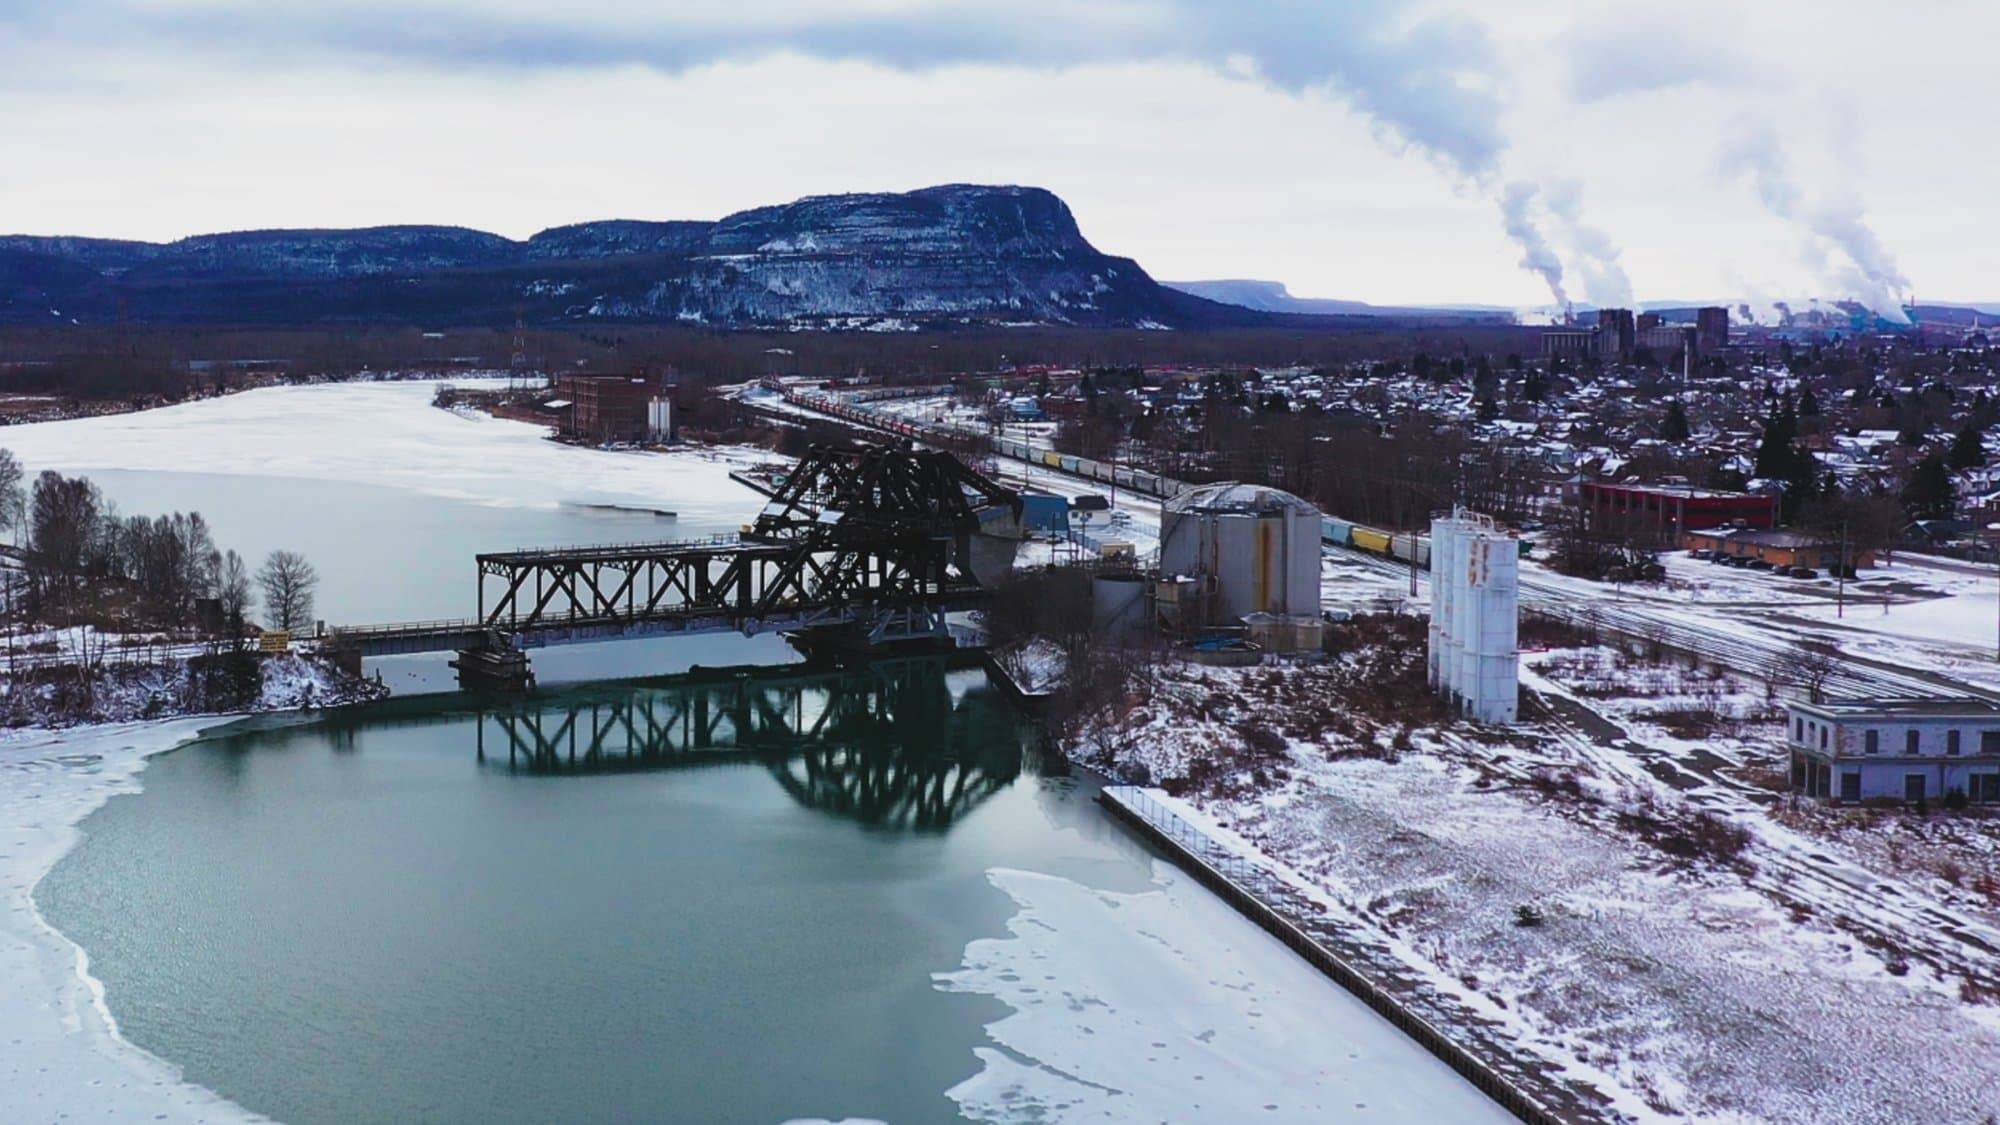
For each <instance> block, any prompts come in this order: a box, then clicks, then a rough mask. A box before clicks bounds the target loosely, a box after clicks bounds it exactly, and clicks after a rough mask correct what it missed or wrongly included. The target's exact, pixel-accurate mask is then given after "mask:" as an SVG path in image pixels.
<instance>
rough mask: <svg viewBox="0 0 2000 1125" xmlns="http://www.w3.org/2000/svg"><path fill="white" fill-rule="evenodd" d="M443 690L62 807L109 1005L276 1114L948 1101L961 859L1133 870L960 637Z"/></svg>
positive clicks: (957, 1071) (987, 896) (984, 899)
mask: <svg viewBox="0 0 2000 1125" xmlns="http://www.w3.org/2000/svg"><path fill="white" fill-rule="evenodd" d="M463 704H464V700H462V699H460V700H458V701H457V702H453V701H447V700H433V701H430V702H416V701H403V702H399V703H393V704H390V705H387V706H384V707H379V708H375V709H372V710H371V711H369V712H365V713H361V714H358V715H353V716H346V717H341V718H337V719H322V720H319V721H314V722H268V721H266V722H256V723H250V724H245V725H242V726H240V727H237V728H234V729H232V730H229V731H227V732H225V733H222V734H220V735H218V736H216V737H212V738H209V739H207V740H205V741H203V742H200V743H197V744H194V745H190V746H188V747H185V748H183V749H181V750H178V751H175V752H173V753H171V754H168V755H166V756H164V757H162V758H159V759H157V760H155V761H154V762H153V763H152V764H151V765H150V766H148V768H147V770H146V774H145V790H144V792H143V793H140V794H136V795H131V796H123V797H118V798H115V799H114V800H112V801H111V802H110V804H109V805H107V806H106V807H105V808H104V809H103V810H101V811H100V812H98V813H97V814H94V815H93V816H92V817H90V818H89V819H88V820H87V821H86V822H85V824H84V829H85V837H84V840H83V842H82V843H81V844H80V845H79V847H78V848H77V849H76V850H75V851H73V852H72V853H71V854H70V855H69V856H67V857H66V858H65V859H64V860H63V861H62V862H61V863H60V864H59V865H58V866H57V868H56V869H55V870H54V871H53V872H52V873H51V874H50V875H49V876H48V878H47V879H46V880H45V881H44V882H43V884H42V886H41V888H40V889H39V891H38V900H39V902H40V904H41V907H42V909H43V911H44V912H45V913H46V915H47V916H48V918H49V919H50V921H51V922H52V923H53V924H54V925H56V926H57V927H58V928H59V929H61V930H62V931H63V932H65V933H66V934H69V935H70V936H71V937H73V938H75V939H76V940H77V941H78V942H79V943H80V944H82V945H83V947H84V948H85V949H86V950H88V951H89V952H90V955H91V959H92V968H93V971H94V972H95V973H96V974H97V975H98V976H99V977H100V978H101V979H102V980H103V981H104V982H105V985H106V988H107V992H108V996H109V1002H110V1006H111V1009H112V1012H113V1013H114V1014H115V1015H116V1016H117V1018H118V1020H119V1022H120V1024H121V1027H122V1029H123V1031H124V1033H125V1034H126V1035H127V1036H128V1037H129V1038H131V1039H132V1040H134V1041H135V1042H137V1043H138V1044H139V1045H140V1046H143V1047H145V1048H147V1049H149V1050H151V1051H154V1052H156V1053H158V1054H159V1055H161V1056H162V1057H164V1058H167V1059H169V1060H171V1061H173V1062H175V1063H177V1064H179V1065H181V1066H182V1067H184V1068H185V1071H186V1075H187V1077H188V1079H189V1080H191V1081H194V1082H197V1083H200V1084H202V1085H205V1086H209V1087H212V1088H214V1089H216V1090H218V1091H220V1092H221V1093H223V1094H224V1095H226V1096H228V1097H230V1098H232V1099H235V1100H237V1101H238V1102H240V1103H241V1104H243V1105H245V1106H247V1107H249V1108H251V1109H253V1110H257V1111H260V1112H264V1113H268V1114H271V1115H273V1116H275V1117H278V1118H280V1119H281V1120H285V1121H289V1122H294V1123H310V1122H353V1121H382V1122H390V1121H399V1122H401V1121H432V1122H544V1121H603V1122H622V1121H701V1122H707V1121H716V1122H725V1121H744V1122H775V1121H783V1120H786V1119H787V1118H790V1117H795V1116H814V1117H830V1118H834V1119H839V1118H841V1117H843V1116H868V1117H876V1118H882V1119H886V1120H889V1121H896V1122H922V1121H945V1120H951V1119H953V1118H954V1117H955V1116H956V1106H955V1105H954V1104H953V1103H952V1102H951V1101H950V1100H949V1099H947V1098H946V1097H945V1096H944V1091H945V1090H946V1089H948V1088H949V1087H950V1086H952V1085H953V1084H954V1083H956V1082H958V1081H959V1080H961V1079H964V1078H966V1077H968V1076H970V1075H971V1074H972V1073H974V1071H975V1070H976V1069H977V1063H976V1060H975V1059H974V1057H973V1054H972V1049H973V1047H975V1046H978V1045H982V1044H984V1043H985V1036H984V1034H983V1032H982V1030H981V1028H982V1025H983V1024H984V1023H986V1022H988V1021H990V1020H993V1019H996V1018H998V1017H1000V1016H1001V1015H1003V1014H1004V1013H1005V1009H1003V1008H1001V1007H1000V1006H999V1005H998V1004H997V1003H995V1002H993V1001H991V1000H988V999H986V998H982V997H976V996H966V995H953V994H946V993H942V992H939V991H937V990H936V989H935V988H934V987H933V985H932V981H931V974H932V973H933V972H937V971H942V970H949V969H952V968H954V967H956V966H957V964H958V963H959V960H960V958H961V956H962V955H963V952H964V949H965V946H966V943H967V942H969V941H971V940H973V939H975V938H979V937H982V936H994V935H998V934H1001V933H1004V926H1005V922H1006V920H1007V918H1008V917H1009V916H1010V915H1011V914H1012V912H1013V906H1012V903H1011V901H1010V900H1008V899H1007V898H1006V896H1004V895H1003V894H1001V893H1000V892H999V891H997V890H995V889H993V888H992V887H991V886H990V885H989V884H988V883H987V881H986V877H985V872H986V871H987V869H988V868H991V867H994V866H1016V867H1025V868H1031V869H1035V870H1041V871H1049V872H1054V873H1059V874H1065V875H1068V876H1070V877H1073V878H1078V879H1081V880H1085V881H1087V882H1089V883H1090V884H1092V885H1095V886H1102V887H1111V888H1120V889H1136V888H1138V887H1141V886H1143V885H1145V883H1146V881H1147V878H1148V866H1147V864H1148V855H1147V853H1146V851H1145V850H1144V849H1143V848H1142V847H1141V846H1139V845H1138V844H1137V843H1136V842H1134V841H1133V840H1131V839H1130V838H1129V837H1127V836H1126V835H1124V834H1123V832H1122V831H1121V830H1119V829H1118V828H1116V827H1115V826H1113V825H1112V824H1111V823H1110V822H1109V821H1108V819H1107V818H1105V817H1104V816H1103V815H1102V814H1101V813H1100V812H1099V811H1098V810H1097V809H1096V808H1094V807H1093V805H1092V804H1091V798H1092V791H1091V789H1090V788H1089V787H1088V786H1087V785H1084V784H1080V783H1078V782H1075V781H1072V780H1068V779H1065V778H1059V777H1049V776H1046V775H1045V774H1044V773H1043V772H1042V771H1041V770H1040V769H1039V767H1038V764H1037V760H1036V757H1035V755H1034V754H1033V752H1032V751H1031V750H1030V744H1031V743H1030V739H1029V737H1028V734H1027V732H1026V731H1025V730H1024V729H1023V728H1022V726H1021V724H1020V723H1019V722H1018V721H1017V719H1016V718H1015V716H1014V715H1013V714H1012V713H1011V712H1010V711H1009V710H1008V708H1007V707H1006V705H1005V704H1004V702H1003V701H1002V699H1001V698H1000V697H999V696H998V695H997V693H995V692H993V691H992V690H990V689H989V688H988V687H987V686H986V684H985V681H984V678H983V675H982V674H981V673H979V672H978V671H976V670H973V671H947V670H945V669H944V668H943V667H942V666H940V665H938V664H935V663H930V662H917V663H915V664H912V665H902V666H898V667H897V668H894V669H891V670H888V671H885V670H882V669H875V670H870V671H868V672H864V673H861V674H859V675H854V676H836V677H832V678H830V679H829V678H821V679H793V680H790V681H779V682H777V683H769V682H765V683H757V684H752V685H750V686H747V687H746V686H742V685H725V686H723V687H721V688H714V687H709V688H696V687H691V686H684V685H677V686H651V687H648V686H622V687H616V688H602V689H596V690H592V691H577V692H568V693H552V694H550V695H547V696H544V697H541V698H538V699H536V700H534V701H533V702H531V703H527V704H521V705H517V706H512V707H507V708H503V709H502V710H500V711H498V712H491V713H485V714H481V713H476V712H472V711H466V710H459V709H457V708H458V707H460V706H462V705H463ZM696 731H707V732H708V733H707V736H706V737H705V738H703V737H701V736H699V735H697V734H696V733H695V732H696ZM802 731H803V732H806V737H799V734H800V732H802ZM510 732H511V733H510ZM704 742H705V743H706V745H703V743H704ZM593 745H595V746H596V747H597V752H596V754H595V755H594V756H593V754H592V752H591V748H592V746H593ZM509 748H512V749H513V750H514V751H515V753H514V754H513V757H512V762H511V764H510V761H509V754H508V750H509ZM573 748H574V757H572V753H573ZM482 750H483V754H484V757H483V760H482V758H481V753H482Z"/></svg>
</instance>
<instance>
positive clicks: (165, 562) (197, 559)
mask: <svg viewBox="0 0 2000 1125" xmlns="http://www.w3.org/2000/svg"><path fill="white" fill-rule="evenodd" d="M0 529H4V530H8V531H10V532H12V533H13V534H14V536H15V537H16V538H17V540H22V541H24V542H23V545H24V547H25V551H24V553H23V561H24V563H25V564H26V572H27V585H26V593H27V597H28V602H29V605H28V608H29V609H30V611H31V612H33V613H34V614H36V615H37V616H42V617H47V616H50V615H60V616H63V617H69V618H77V617H97V618H109V617H110V616H111V615H112V611H113V610H114V609H118V608H129V609H131V610H135V611H136V613H137V616H138V617H139V618H140V619H142V620H143V621H145V622H147V623H150V624H154V625H158V626H162V627H165V628H185V627H188V626H190V625H195V624H204V625H206V626H208V627H209V628H210V629H211V630H221V631H226V632H228V633H229V634H230V635H233V636H241V635H242V633H243V632H244V626H245V624H246V623H247V622H248V621H249V619H250V614H251V610H252V608H253V606H254V605H255V603H256V593H257V592H261V593H262V595H263V604H264V616H265V622H266V624H268V625H269V626H270V627H271V628H274V629H285V630H291V629H297V628H300V627H302V626H304V625H305V624H306V623H307V622H308V621H310V620H311V618H312V608H313V596H314V591H315V589H316V588H317V586H318V584H319V579H318V575H317V574H316V573H314V571H313V568H312V564H311V563H309V562H307V561H306V560H305V558H304V557H303V556H301V555H299V554H297V553H295V552H292V551H273V552H271V554H270V555H269V556H268V557H267V558H266V559H265V560H264V564H263V566H262V567H260V568H259V569H258V570H257V571H256V573H254V574H253V573H252V572H251V570H250V567H249V565H248V564H247V563H246V562H245V561H244V560H243V558H242V556H240V555H238V554H237V553H236V552H235V551H233V550H223V549H220V548H218V547H217V546H216V545H215V539H214V535H213V533H212V532H211V531H210V529H209V526H208V521H207V520H205V519H203V518H202V515H201V513H199V512H173V513H170V514H167V515H161V516H151V517H148V516H125V517H121V516H120V515H119V514H118V512H117V510H116V508H115V506H113V505H112V504H111V503H110V502H109V501H107V500H106V499H105V498H104V495H103V493H102V492H101V491H100V490H99V489H98V487H97V485H96V484H94V483H93V482H91V481H90V480H88V479H86V478H83V477H66V476H63V475H62V474H60V473H56V472H44V473H42V474H41V475H40V476H38V477H36V478H35V481H34V484H33V487H32V489H27V488H24V484H23V473H22V470H21V466H20V463H19V462H18V461H17V460H16V459H15V458H14V455H13V454H12V452H11V451H8V450H4V449H0ZM204 603H207V604H209V605H211V606H212V607H213V615H214V616H213V619H212V620H206V621H204V620H203V617H204V615H203V613H202V610H203V608H204Z"/></svg>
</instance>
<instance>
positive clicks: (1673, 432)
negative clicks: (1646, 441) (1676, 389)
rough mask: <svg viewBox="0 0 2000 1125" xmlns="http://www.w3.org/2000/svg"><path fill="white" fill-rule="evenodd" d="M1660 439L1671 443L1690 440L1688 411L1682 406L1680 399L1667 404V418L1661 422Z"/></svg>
mask: <svg viewBox="0 0 2000 1125" xmlns="http://www.w3.org/2000/svg"><path fill="white" fill-rule="evenodd" d="M1660 438H1661V440H1663V441H1671V442H1683V441H1686V440H1687V439H1688V416H1687V410H1686V409H1685V408H1683V407H1682V406H1681V401H1680V400H1679V399H1675V400H1674V401H1673V402H1671V403H1668V404H1667V416H1666V417H1665V418H1664V419H1662V420H1661V421H1660Z"/></svg>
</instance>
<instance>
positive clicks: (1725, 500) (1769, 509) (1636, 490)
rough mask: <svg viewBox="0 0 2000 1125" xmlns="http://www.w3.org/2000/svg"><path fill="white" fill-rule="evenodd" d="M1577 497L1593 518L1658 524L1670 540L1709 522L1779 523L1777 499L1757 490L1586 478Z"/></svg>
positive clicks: (1758, 525)
mask: <svg viewBox="0 0 2000 1125" xmlns="http://www.w3.org/2000/svg"><path fill="white" fill-rule="evenodd" d="M1577 499H1578V500H1579V501H1580V502H1581V503H1582V504H1583V507H1584V510H1585V511H1586V512H1588V513H1589V515H1590V520H1591V523H1592V524H1593V525H1594V526H1595V525H1600V524H1601V523H1603V522H1609V523H1610V524H1612V525H1613V526H1617V527H1623V528H1636V527H1646V526H1650V527H1654V528H1657V529H1659V530H1660V531H1661V532H1662V533H1663V538H1664V539H1665V541H1666V542H1669V543H1678V542H1679V541H1680V537H1681V536H1682V535H1683V534H1685V533H1686V532H1689V531H1701V530H1704V529H1707V528H1711V527H1728V526H1731V525H1741V526H1743V527H1755V528H1770V527H1776V526H1777V525H1778V498H1777V497H1775V496H1760V495H1758V494H1756V493H1754V492H1719V491H1716V490H1714V489H1707V488H1691V487H1689V486H1687V485H1684V484H1612V483H1609V482H1607V481H1584V482H1583V483H1581V484H1579V485H1578V486H1577Z"/></svg>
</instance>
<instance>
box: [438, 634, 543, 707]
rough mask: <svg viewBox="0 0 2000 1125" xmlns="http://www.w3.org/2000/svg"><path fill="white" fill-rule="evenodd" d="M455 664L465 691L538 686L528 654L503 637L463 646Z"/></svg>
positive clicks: (513, 691)
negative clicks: (466, 646) (471, 645)
mask: <svg viewBox="0 0 2000 1125" xmlns="http://www.w3.org/2000/svg"><path fill="white" fill-rule="evenodd" d="M451 666H452V667H453V668H456V669H458V686H459V687H460V688H461V689H462V690H465V691H483V692H507V693H520V692H525V691H527V690H528V689H530V688H532V687H534V686H535V671H534V669H533V668H532V667H530V666H529V664H528V654H527V653H526V652H524V651H523V650H521V649H519V648H516V647H514V646H513V645H511V644H508V643H507V642H506V641H504V640H502V639H501V638H499V637H491V636H489V637H488V639H487V641H486V642H485V643H483V644H479V645H475V646H473V647H472V648H462V649H459V650H458V659H456V660H454V661H452V662H451Z"/></svg>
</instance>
